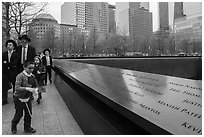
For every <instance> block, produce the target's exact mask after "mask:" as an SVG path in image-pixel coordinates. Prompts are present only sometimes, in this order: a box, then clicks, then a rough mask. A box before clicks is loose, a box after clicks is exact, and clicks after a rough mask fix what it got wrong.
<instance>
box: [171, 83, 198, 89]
mask: <svg viewBox="0 0 204 137" xmlns="http://www.w3.org/2000/svg"><path fill="white" fill-rule="evenodd" d="M169 84H171V85H175V86H180V87H186V88H190V89H194V90H200V91H202V88H199V87H194V86H190V85H183V84H179V83H174V82H169Z"/></svg>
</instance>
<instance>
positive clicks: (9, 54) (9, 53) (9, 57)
mask: <svg viewBox="0 0 204 137" xmlns="http://www.w3.org/2000/svg"><path fill="white" fill-rule="evenodd" d="M12 53H13V50H12V51H9V50H8V62H10V59H11V55H12Z"/></svg>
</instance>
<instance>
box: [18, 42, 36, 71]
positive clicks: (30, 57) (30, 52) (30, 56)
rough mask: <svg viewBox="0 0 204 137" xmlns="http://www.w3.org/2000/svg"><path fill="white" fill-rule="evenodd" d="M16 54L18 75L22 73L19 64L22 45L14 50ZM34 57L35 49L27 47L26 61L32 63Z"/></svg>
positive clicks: (21, 67)
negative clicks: (17, 56)
mask: <svg viewBox="0 0 204 137" xmlns="http://www.w3.org/2000/svg"><path fill="white" fill-rule="evenodd" d="M16 52H17V53H18V54H19V56H20V57H19V61H18V64H17V66H18V68H19V73H20V72H22V71H23V64H21V54H22V45H20V46H18V47H17V49H16ZM35 56H36V52H35V48H33V47H31V46H30V45H28V51H27V60H28V61H34V57H35Z"/></svg>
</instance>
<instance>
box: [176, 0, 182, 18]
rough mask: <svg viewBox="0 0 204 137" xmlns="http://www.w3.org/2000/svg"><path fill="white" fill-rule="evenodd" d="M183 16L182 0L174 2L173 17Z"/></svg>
mask: <svg viewBox="0 0 204 137" xmlns="http://www.w3.org/2000/svg"><path fill="white" fill-rule="evenodd" d="M183 16H184V14H183V2H174V19H178V18H182V17H183Z"/></svg>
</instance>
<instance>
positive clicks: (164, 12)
mask: <svg viewBox="0 0 204 137" xmlns="http://www.w3.org/2000/svg"><path fill="white" fill-rule="evenodd" d="M159 30H160V31H164V32H166V31H169V9H168V2H159Z"/></svg>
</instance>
